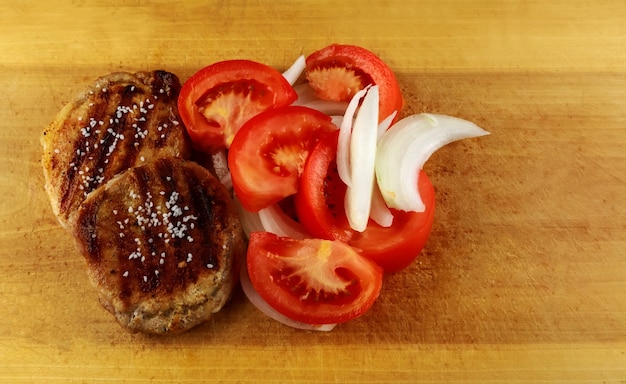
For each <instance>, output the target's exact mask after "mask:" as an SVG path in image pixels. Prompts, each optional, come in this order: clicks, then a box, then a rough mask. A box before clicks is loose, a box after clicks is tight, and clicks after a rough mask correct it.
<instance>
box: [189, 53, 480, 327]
mask: <svg viewBox="0 0 626 384" xmlns="http://www.w3.org/2000/svg"><path fill="white" fill-rule="evenodd" d="M301 79H302V81H301ZM403 103H404V101H403V98H402V94H401V91H400V87H399V85H398V81H397V80H396V77H395V75H394V73H393V71H392V70H391V69H390V68H389V67H388V66H387V65H386V64H385V63H384V62H383V61H382V60H381V59H380V58H379V57H378V56H376V55H375V54H373V53H372V52H370V51H368V50H366V49H364V48H361V47H357V46H351V45H337V44H334V45H330V46H328V47H326V48H323V49H321V50H319V51H317V52H314V53H312V54H311V55H309V56H308V57H306V58H305V57H304V56H301V57H299V58H298V59H297V60H296V61H295V62H294V64H293V65H292V66H291V67H290V68H289V69H288V70H287V71H285V72H284V73H280V72H279V71H277V70H276V69H274V68H271V67H269V66H267V65H265V64H262V63H257V62H254V61H249V60H230V61H222V62H218V63H215V64H212V65H209V66H207V67H205V68H203V69H201V70H200V71H198V72H197V73H196V74H194V75H193V76H192V77H191V78H189V80H188V81H187V82H185V84H184V85H183V87H182V90H181V93H180V97H179V101H178V108H179V111H180V114H181V118H182V119H183V122H184V123H185V126H186V127H187V131H188V133H189V136H190V137H191V139H192V142H193V145H194V146H195V148H196V149H197V150H199V151H201V152H204V153H207V154H210V155H211V156H212V158H213V160H214V164H216V167H217V168H218V169H217V170H216V171H217V173H218V174H219V175H221V180H222V182H223V183H224V184H226V185H227V186H228V187H232V189H233V192H234V199H235V201H236V203H237V205H238V207H239V211H240V216H241V221H242V224H243V226H244V229H245V230H246V234H247V235H248V240H249V243H248V250H247V257H246V262H245V263H243V268H242V271H241V285H242V288H243V291H244V292H245V294H246V296H247V297H248V298H249V299H250V301H251V302H252V303H253V304H254V305H255V306H256V307H257V308H259V309H260V310H261V311H262V312H264V313H265V314H267V315H268V316H270V317H272V318H274V319H276V320H278V321H280V322H282V323H284V324H287V325H289V326H292V327H295V328H301V329H312V330H331V329H333V327H334V326H335V325H336V324H338V323H343V322H346V321H348V320H351V319H354V318H356V317H358V316H360V315H362V314H363V313H365V312H366V311H367V310H368V309H369V308H370V307H371V306H372V305H373V304H374V302H375V300H376V299H377V297H378V296H379V294H380V291H381V287H382V281H383V276H384V274H386V273H393V272H397V271H400V270H402V269H403V268H405V267H407V266H408V265H410V264H411V263H412V262H413V260H414V259H415V258H416V257H417V256H418V255H419V254H420V252H421V250H422V248H423V247H424V245H425V244H426V241H427V239H428V237H429V235H430V231H431V228H432V225H433V217H434V208H435V194H434V189H433V186H432V184H431V182H430V180H429V179H428V176H427V175H426V173H425V172H424V171H423V169H422V168H423V165H424V163H425V162H426V161H427V160H428V158H429V157H430V156H431V155H432V154H433V153H434V152H435V151H436V150H438V149H439V148H441V147H442V146H444V145H446V144H448V143H450V142H453V141H456V140H461V139H466V138H473V137H478V136H483V135H487V134H488V132H487V131H485V130H483V129H481V128H479V127H478V126H476V125H475V124H474V123H471V122H469V121H466V120H463V119H459V118H456V117H452V116H446V115H436V114H417V115H410V116H406V117H402V118H399V117H400V113H401V110H402V107H403Z"/></svg>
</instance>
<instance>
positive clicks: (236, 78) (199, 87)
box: [178, 60, 298, 154]
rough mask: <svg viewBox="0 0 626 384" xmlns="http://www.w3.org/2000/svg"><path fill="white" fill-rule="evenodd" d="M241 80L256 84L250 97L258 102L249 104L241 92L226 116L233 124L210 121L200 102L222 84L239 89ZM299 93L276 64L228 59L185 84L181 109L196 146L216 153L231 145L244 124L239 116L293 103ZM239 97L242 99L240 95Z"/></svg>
mask: <svg viewBox="0 0 626 384" xmlns="http://www.w3.org/2000/svg"><path fill="white" fill-rule="evenodd" d="M238 83H241V84H242V85H245V84H247V85H248V86H251V85H253V84H254V85H255V86H256V88H257V91H255V90H253V91H250V93H251V94H252V96H250V100H249V101H248V103H252V104H254V105H247V106H246V101H245V99H244V97H243V95H239V96H241V97H239V99H240V102H239V104H238V105H236V106H233V108H231V110H232V111H229V112H230V113H231V115H229V116H225V117H224V118H225V120H226V121H227V122H230V123H231V124H217V123H215V122H214V123H210V122H209V121H207V120H206V119H205V118H204V116H203V115H202V114H201V113H200V110H199V108H200V105H198V103H200V102H201V100H202V99H203V97H204V96H205V95H206V94H207V93H208V92H211V91H212V90H217V91H216V92H219V87H226V88H227V87H228V86H229V85H230V86H232V88H233V89H238V88H237V84H238ZM258 88H261V89H258ZM226 92H227V93H228V91H226ZM233 92H237V91H233ZM233 92H231V93H233ZM255 92H256V93H255ZM297 97H298V96H297V94H296V92H295V91H294V90H293V87H292V86H291V85H290V84H289V82H287V80H285V78H284V77H283V76H282V74H281V73H280V72H278V71H277V70H275V69H274V68H272V67H269V66H267V65H265V64H262V63H258V62H255V61H251V60H226V61H220V62H217V63H214V64H211V65H209V66H206V67H204V68H202V69H200V70H199V71H198V72H196V73H195V74H194V75H192V76H191V77H190V78H189V79H188V80H187V81H186V82H185V83H184V84H183V86H182V88H181V91H180V95H179V98H178V110H179V114H180V116H181V120H182V121H183V124H184V125H185V127H186V129H187V133H188V135H189V137H190V138H191V140H192V143H193V146H194V147H195V148H196V149H197V150H199V151H202V152H205V153H210V154H215V153H217V152H219V151H221V150H223V149H225V148H228V147H229V146H230V142H231V141H232V138H233V136H234V135H235V133H236V132H237V131H238V130H239V128H240V126H241V125H240V124H241V123H242V121H239V120H244V121H245V120H247V119H249V118H251V117H252V116H253V115H255V114H256V113H258V112H261V111H264V110H268V109H271V108H277V107H281V106H284V105H289V104H291V103H293V102H294V101H295V100H296V99H297ZM222 98H223V96H222ZM235 99H236V100H238V99H237V97H236V98H235ZM242 109H249V111H246V112H245V113H243V114H242V116H240V117H239V118H237V119H235V120H236V121H235V122H233V121H231V120H232V119H234V117H233V115H235V114H237V113H239V112H240V111H241V110H242ZM231 125H232V126H231ZM225 131H226V132H225Z"/></svg>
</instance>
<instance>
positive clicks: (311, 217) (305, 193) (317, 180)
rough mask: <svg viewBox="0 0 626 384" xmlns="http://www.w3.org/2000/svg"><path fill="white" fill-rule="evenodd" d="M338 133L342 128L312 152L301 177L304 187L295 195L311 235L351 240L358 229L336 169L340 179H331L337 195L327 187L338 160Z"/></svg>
mask: <svg viewBox="0 0 626 384" xmlns="http://www.w3.org/2000/svg"><path fill="white" fill-rule="evenodd" d="M338 136H339V132H338V131H337V132H334V133H332V134H330V135H328V136H326V137H325V138H324V139H322V140H320V141H319V143H317V145H316V146H315V148H313V151H311V153H310V154H309V157H308V159H307V162H306V165H305V167H304V171H303V172H302V175H301V177H300V188H299V190H298V193H296V195H295V208H296V214H297V216H298V218H299V221H300V223H301V224H302V225H303V226H304V228H305V229H306V230H307V231H308V232H309V233H310V234H311V235H313V236H315V237H319V238H322V239H332V240H341V241H345V242H347V241H349V240H350V238H351V237H352V235H353V232H354V231H353V230H351V229H350V224H349V223H348V219H347V217H346V216H345V214H344V204H343V196H345V193H346V186H345V184H343V183H342V182H341V180H338V175H336V173H335V174H333V176H336V178H337V179H336V180H333V181H329V183H330V184H331V185H332V186H333V187H335V188H337V190H334V191H333V192H334V193H333V195H334V196H329V194H327V193H326V188H325V187H326V186H327V183H326V179H327V177H329V176H330V175H331V172H329V168H330V167H332V166H333V165H334V164H335V158H336V156H337V139H338ZM329 199H330V200H332V202H330V201H329ZM329 204H332V205H333V209H330V208H329V207H328V205H329Z"/></svg>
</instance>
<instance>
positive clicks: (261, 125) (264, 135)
mask: <svg viewBox="0 0 626 384" xmlns="http://www.w3.org/2000/svg"><path fill="white" fill-rule="evenodd" d="M336 130H337V127H336V126H335V125H334V124H333V123H332V119H331V118H330V117H329V116H327V115H325V114H323V113H321V112H319V111H316V110H314V109H311V108H307V107H301V106H286V107H281V108H275V109H272V110H268V111H266V112H263V113H261V114H259V115H257V116H255V117H253V118H252V119H250V120H249V121H248V122H247V123H246V124H244V125H243V127H241V129H240V130H239V132H238V134H237V135H236V136H235V138H234V140H233V142H232V144H231V147H230V151H229V153H228V166H229V168H230V171H231V177H232V181H233V189H234V191H235V194H236V195H237V197H238V198H239V200H240V201H241V204H242V206H243V207H244V208H245V209H246V210H248V211H251V212H258V211H259V210H261V209H263V208H266V207H268V206H270V205H272V204H274V203H277V202H279V201H280V200H282V199H283V198H285V197H287V196H290V195H293V194H294V193H296V192H297V191H298V178H299V177H300V174H301V173H302V169H303V168H304V163H305V161H306V158H307V157H308V154H309V152H310V151H311V150H312V149H313V147H314V146H315V144H316V143H317V142H318V141H319V140H320V139H321V138H322V137H324V136H325V135H327V134H329V133H331V132H334V131H336ZM277 148H283V149H284V148H287V151H286V153H287V156H288V157H287V160H288V161H285V162H284V163H285V164H284V166H279V165H277V164H276V163H275V162H274V161H275V158H274V157H273V156H274V155H275V154H276V152H275V151H274V150H275V149H277ZM292 149H293V151H291V150H292ZM290 151H291V152H290ZM291 154H294V155H296V156H294V157H293V158H291V157H289V156H290V155H291ZM279 157H280V156H279Z"/></svg>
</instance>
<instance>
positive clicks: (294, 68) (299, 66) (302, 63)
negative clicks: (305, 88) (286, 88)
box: [283, 55, 306, 85]
mask: <svg viewBox="0 0 626 384" xmlns="http://www.w3.org/2000/svg"><path fill="white" fill-rule="evenodd" d="M305 69H306V59H305V58H304V55H300V57H298V58H297V59H296V61H294V62H293V64H291V67H289V68H287V70H286V71H285V72H283V77H284V78H285V80H287V82H288V83H289V84H291V85H294V84H295V83H296V81H298V79H299V78H300V75H302V72H304V70H305Z"/></svg>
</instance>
